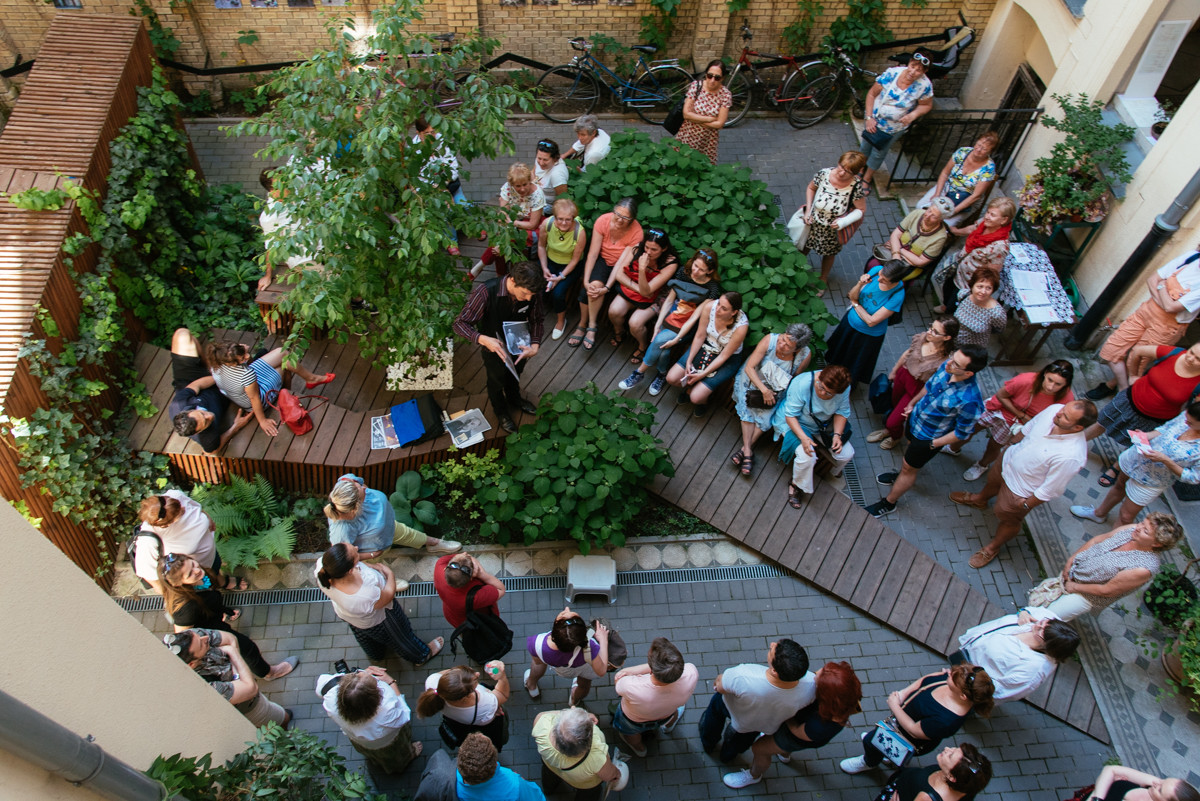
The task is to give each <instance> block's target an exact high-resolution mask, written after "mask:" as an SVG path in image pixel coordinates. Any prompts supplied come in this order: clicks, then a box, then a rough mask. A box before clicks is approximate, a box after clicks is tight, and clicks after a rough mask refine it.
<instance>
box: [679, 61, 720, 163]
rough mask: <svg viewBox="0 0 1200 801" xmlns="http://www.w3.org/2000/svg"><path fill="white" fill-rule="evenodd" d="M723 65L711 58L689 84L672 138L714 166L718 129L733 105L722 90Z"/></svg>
mask: <svg viewBox="0 0 1200 801" xmlns="http://www.w3.org/2000/svg"><path fill="white" fill-rule="evenodd" d="M724 83H725V65H724V64H723V63H722V62H721V59H719V58H714V59H713V60H712V61H710V62H708V67H707V68H706V69H705V70H704V78H703V79H702V80H699V81H694V82H692V85H691V86H689V87H688V90H687V94H686V95H685V96H684V101H683V125H681V126H679V133H677V134H675V138H676V139H678V140H679V141H680V142H683V143H684V144H685V145H687V146H688V147H691V148H694V149H696V150H699V151H700V152H701V153H703V154H704V155H706V156H708V160H709V161H711V162H712V163H713V164H716V163H717V143H718V141H719V140H720V138H721V128H723V127H725V119H726V118H727V117H728V116H729V108H730V107H731V106H732V105H733V94H732V93H731V92H730V91H729V90H728V89H726V88H725V85H724Z"/></svg>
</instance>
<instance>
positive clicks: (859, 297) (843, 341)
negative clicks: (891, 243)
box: [825, 259, 912, 381]
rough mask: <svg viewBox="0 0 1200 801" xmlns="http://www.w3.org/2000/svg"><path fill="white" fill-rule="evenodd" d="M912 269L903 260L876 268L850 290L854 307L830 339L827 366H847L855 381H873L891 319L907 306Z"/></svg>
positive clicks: (851, 302)
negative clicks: (907, 278)
mask: <svg viewBox="0 0 1200 801" xmlns="http://www.w3.org/2000/svg"><path fill="white" fill-rule="evenodd" d="M910 269H912V268H911V267H910V266H909V264H908V262H906V261H904V260H903V259H890V260H889V261H885V262H884V263H883V264H880V265H877V266H875V267H872V268H871V270H870V271H869V272H867V273H864V274H863V275H862V277H861V278H859V279H858V283H857V284H855V286H854V288H853V289H851V290H850V292H849V296H850V308H849V309H848V310H847V311H846V314H845V316H843V317H842V321H841V322H840V323H838V326H837V328H835V329H834V331H833V336H831V337H830V338H829V349H828V350H827V351H826V353H825V362H826V363H827V364H841V365H845V366H846V368H847V369H849V370H850V376H851V378H852V379H853V380H854V381H870V380H871V376H872V375H874V373H875V362H876V361H877V360H878V359H879V351H880V349H881V348H882V347H883V335H884V334H885V333H887V328H888V318H889V317H891V316H892V315H893V314H895V313H896V312H898V311H900V307H901V306H903V305H904V276H905V275H906V274H907V273H908V271H909V270H910Z"/></svg>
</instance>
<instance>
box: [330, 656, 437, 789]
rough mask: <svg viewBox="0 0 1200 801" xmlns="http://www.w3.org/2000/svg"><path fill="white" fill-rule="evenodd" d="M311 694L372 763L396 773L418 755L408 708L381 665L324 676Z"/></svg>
mask: <svg viewBox="0 0 1200 801" xmlns="http://www.w3.org/2000/svg"><path fill="white" fill-rule="evenodd" d="M339 667H340V666H339ZM317 695H319V696H321V699H322V706H323V707H324V709H325V714H327V715H329V717H330V719H331V720H333V722H334V723H336V724H337V725H338V728H340V729H341V730H342V732H343V733H345V735H346V736H347V737H348V738H350V744H351V745H353V746H354V749H355V750H356V751H358V752H359V753H360V754H362V755H363V756H365V757H366V758H367V762H368V763H370V764H371V765H372V766H373V767H375V768H378V769H379V770H382V771H383V772H384V773H389V774H391V773H399V772H400V771H402V770H404V769H405V768H406V767H408V763H409V762H411V761H412V760H413V759H414V758H415V757H417V756H418V755H419V754H420V753H421V743H419V742H417V743H414V742H413V741H412V712H411V711H410V710H409V708H408V704H407V703H406V702H405V700H404V696H403V695H401V694H400V688H399V687H398V686H397V685H396V680H395V679H393V678H392V677H391V676H389V675H388V672H387V671H386V670H384V669H383V668H381V667H377V666H375V665H371V666H370V667H368V668H367V669H365V670H356V671H354V672H351V673H343V674H324V675H322V676H320V677H318V678H317Z"/></svg>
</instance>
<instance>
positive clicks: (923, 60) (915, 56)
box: [912, 53, 929, 67]
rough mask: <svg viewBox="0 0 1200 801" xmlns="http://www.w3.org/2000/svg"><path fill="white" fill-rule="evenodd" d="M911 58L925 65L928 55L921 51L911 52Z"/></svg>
mask: <svg viewBox="0 0 1200 801" xmlns="http://www.w3.org/2000/svg"><path fill="white" fill-rule="evenodd" d="M912 60H913V61H915V62H917V63H918V64H922V65H924V66H926V67H928V66H929V56H926V55H923V54H921V53H913V57H912Z"/></svg>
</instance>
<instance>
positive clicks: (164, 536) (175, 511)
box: [133, 489, 250, 592]
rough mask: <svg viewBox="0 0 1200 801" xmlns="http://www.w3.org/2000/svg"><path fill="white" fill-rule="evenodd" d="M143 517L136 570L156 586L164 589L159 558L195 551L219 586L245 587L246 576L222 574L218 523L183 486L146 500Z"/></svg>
mask: <svg viewBox="0 0 1200 801" xmlns="http://www.w3.org/2000/svg"><path fill="white" fill-rule="evenodd" d="M138 518H139V519H140V520H141V521H142V527H141V533H140V534H139V535H138V540H137V548H136V550H135V551H134V559H133V572H134V573H135V574H136V575H137V577H138V578H140V579H142V580H143V581H145V582H146V583H147V584H149V585H150V586H151V587H153V588H154V589H156V590H158V591H159V592H162V591H163V589H162V582H161V581H160V580H159V578H158V560H159V559H160V558H161V557H162V556H163V555H164V554H168V553H186V554H191V555H192V558H194V559H195V560H196V562H197V563H199V565H200V567H202V568H204V569H206V570H212V572H213V573H214V574H215V575H216V576H217V589H221V590H225V591H232V590H245V589H248V588H249V587H250V584H249V583H248V582H247V581H246V579H244V578H238V577H237V576H222V575H221V555H220V554H219V553H217V540H216V537H215V536H214V532H215V531H216V528H217V527H216V524H215V523H213V521H212V518H211V517H209V516H208V515H207V514H205V513H204V510H203V509H201V508H200V504H198V503H197V502H196V501H193V500H192V499H191V498H189V497H188V496H187V494H186V493H184V492H180V491H179V490H173V489H172V490H167V491H166V492H164V493H162V494H161V495H151V496H149V497H147V498H144V499H143V500H142V504H141V506H140V507H139V508H138Z"/></svg>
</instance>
